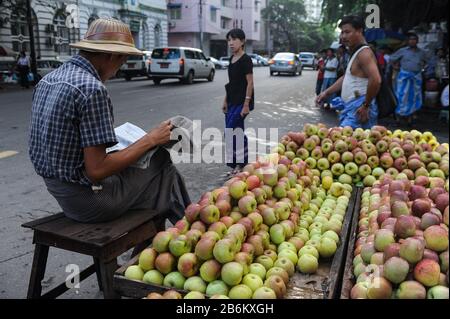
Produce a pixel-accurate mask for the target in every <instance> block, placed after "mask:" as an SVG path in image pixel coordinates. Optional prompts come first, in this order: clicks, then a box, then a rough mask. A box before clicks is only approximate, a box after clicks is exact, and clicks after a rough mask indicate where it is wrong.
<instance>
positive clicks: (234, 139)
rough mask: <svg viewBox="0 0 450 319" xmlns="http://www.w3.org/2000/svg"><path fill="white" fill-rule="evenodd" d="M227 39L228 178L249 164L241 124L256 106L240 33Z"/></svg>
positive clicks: (250, 67) (232, 33) (250, 69)
mask: <svg viewBox="0 0 450 319" xmlns="http://www.w3.org/2000/svg"><path fill="white" fill-rule="evenodd" d="M226 39H227V41H228V46H229V48H230V50H231V53H232V55H231V57H230V65H229V66H228V79H229V82H228V84H227V85H225V89H226V96H225V100H224V102H223V106H222V111H223V112H224V114H225V146H226V152H225V153H226V154H225V156H226V163H227V165H228V166H229V167H231V168H232V171H231V174H235V173H237V172H238V171H240V169H241V168H242V167H243V166H245V165H246V164H247V163H248V140H247V136H245V133H244V129H245V128H244V120H245V118H246V117H247V115H248V114H249V113H250V111H252V110H253V109H254V106H255V95H254V86H253V83H254V82H253V62H252V59H251V58H250V56H248V55H247V54H246V53H245V51H244V50H245V33H244V31H243V30H241V29H233V30H231V31H230V32H228V34H227V36H226Z"/></svg>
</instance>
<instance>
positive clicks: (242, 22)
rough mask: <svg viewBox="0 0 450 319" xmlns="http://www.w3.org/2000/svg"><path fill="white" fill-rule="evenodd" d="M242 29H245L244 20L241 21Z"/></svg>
mask: <svg viewBox="0 0 450 319" xmlns="http://www.w3.org/2000/svg"><path fill="white" fill-rule="evenodd" d="M241 29H244V20H241Z"/></svg>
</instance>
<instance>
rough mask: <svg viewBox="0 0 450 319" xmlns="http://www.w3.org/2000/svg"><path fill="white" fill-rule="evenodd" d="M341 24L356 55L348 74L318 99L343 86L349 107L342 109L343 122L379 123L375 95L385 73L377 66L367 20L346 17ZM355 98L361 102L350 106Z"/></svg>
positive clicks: (345, 37) (319, 101) (353, 56)
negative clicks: (365, 35) (366, 29)
mask: <svg viewBox="0 0 450 319" xmlns="http://www.w3.org/2000/svg"><path fill="white" fill-rule="evenodd" d="M339 27H340V28H341V30H342V33H341V39H342V43H343V44H344V45H345V46H346V47H348V48H349V50H350V52H351V54H352V56H351V59H350V61H349V63H348V66H347V69H346V72H345V75H344V76H342V77H340V78H339V79H338V80H337V82H336V83H335V84H334V85H333V86H331V87H330V88H328V89H327V90H325V91H324V92H322V93H321V94H320V95H319V96H318V97H317V99H316V103H318V104H320V103H321V102H322V101H324V100H326V99H327V98H328V97H329V96H331V95H333V94H334V93H336V92H339V91H341V90H342V100H343V102H344V103H345V104H348V105H349V107H348V108H344V110H343V112H341V124H342V123H355V122H357V123H358V125H357V127H364V128H368V127H367V125H368V124H369V123H370V126H372V125H375V124H374V123H376V117H377V115H378V111H377V106H376V102H375V98H376V96H377V94H378V91H379V89H380V85H381V75H380V72H379V70H378V67H377V61H376V58H375V55H374V54H373V52H372V50H371V49H370V47H369V46H368V45H367V43H366V40H365V38H364V21H363V19H362V18H360V17H357V16H347V17H344V18H343V19H342V22H341V23H340V24H339ZM355 100H358V101H359V100H361V103H360V104H359V105H357V106H356V108H354V106H353V107H350V104H351V103H349V102H351V101H355ZM358 103H359V102H358ZM353 104H354V103H353ZM342 117H344V118H342ZM344 126H345V125H344ZM353 126H354V125H353Z"/></svg>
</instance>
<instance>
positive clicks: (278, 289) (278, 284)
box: [264, 275, 286, 299]
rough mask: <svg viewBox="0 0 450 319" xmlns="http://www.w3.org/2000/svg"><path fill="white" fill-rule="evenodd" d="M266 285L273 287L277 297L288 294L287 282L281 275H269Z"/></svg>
mask: <svg viewBox="0 0 450 319" xmlns="http://www.w3.org/2000/svg"><path fill="white" fill-rule="evenodd" d="M264 286H265V287H267V288H270V289H272V290H273V291H274V292H275V294H276V296H277V299H281V298H283V296H284V295H285V294H286V284H285V283H284V281H283V279H282V278H281V277H280V276H277V275H273V276H270V277H267V279H266V281H265V282H264Z"/></svg>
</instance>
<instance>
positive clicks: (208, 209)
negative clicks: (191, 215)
mask: <svg viewBox="0 0 450 319" xmlns="http://www.w3.org/2000/svg"><path fill="white" fill-rule="evenodd" d="M219 219H220V211H219V209H218V208H217V207H216V206H215V205H208V206H205V207H203V208H202V209H201V210H200V220H201V221H202V222H203V223H205V224H206V225H211V224H213V223H215V222H218V221H219Z"/></svg>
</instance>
